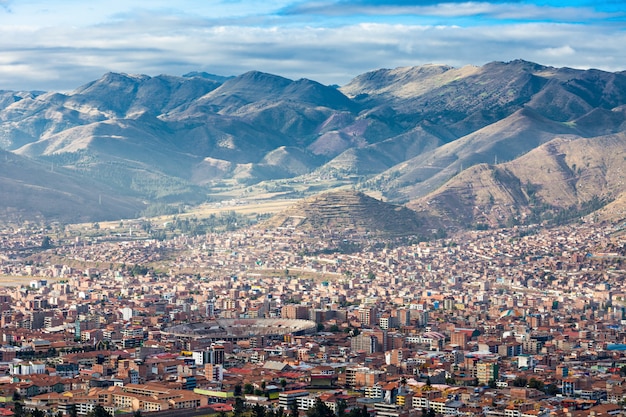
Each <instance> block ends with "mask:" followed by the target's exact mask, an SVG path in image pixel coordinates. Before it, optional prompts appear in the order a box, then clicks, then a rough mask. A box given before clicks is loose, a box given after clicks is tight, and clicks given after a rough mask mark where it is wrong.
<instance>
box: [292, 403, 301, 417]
mask: <svg viewBox="0 0 626 417" xmlns="http://www.w3.org/2000/svg"><path fill="white" fill-rule="evenodd" d="M289 415H290V417H298V416H299V415H300V411H299V410H298V402H297V401H295V400H294V401H293V402H292V403H291V405H290V406H289Z"/></svg>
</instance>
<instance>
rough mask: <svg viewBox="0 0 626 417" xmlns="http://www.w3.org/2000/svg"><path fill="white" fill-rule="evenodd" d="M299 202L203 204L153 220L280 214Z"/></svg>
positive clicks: (108, 225)
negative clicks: (225, 214) (232, 212)
mask: <svg viewBox="0 0 626 417" xmlns="http://www.w3.org/2000/svg"><path fill="white" fill-rule="evenodd" d="M297 201H298V200H296V199H284V200H280V199H276V200H269V199H268V200H252V199H250V200H243V199H241V200H239V199H237V200H235V199H233V200H230V201H225V202H221V203H209V204H203V205H201V206H198V207H195V208H194V209H192V210H189V211H187V212H185V213H180V214H175V215H167V216H158V217H154V218H152V220H154V221H158V222H164V221H167V220H170V219H172V218H174V217H177V218H185V217H197V218H204V217H208V216H210V215H211V214H216V215H218V214H221V213H228V212H231V211H234V212H236V213H239V214H243V215H252V214H275V213H279V212H281V211H283V210H285V209H287V208H288V207H290V206H292V205H293V204H295V203H296V202H297ZM99 224H100V227H102V228H105V229H114V228H116V227H118V225H119V220H116V221H110V222H100V223H99ZM91 225H92V224H91V223H89V224H81V225H73V226H69V228H70V229H72V228H76V229H80V228H90V227H91Z"/></svg>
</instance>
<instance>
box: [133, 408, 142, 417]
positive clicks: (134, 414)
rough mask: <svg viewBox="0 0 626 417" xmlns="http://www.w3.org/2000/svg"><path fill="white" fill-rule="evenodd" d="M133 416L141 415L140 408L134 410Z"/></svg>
mask: <svg viewBox="0 0 626 417" xmlns="http://www.w3.org/2000/svg"><path fill="white" fill-rule="evenodd" d="M133 417H141V410H135V412H134V413H133Z"/></svg>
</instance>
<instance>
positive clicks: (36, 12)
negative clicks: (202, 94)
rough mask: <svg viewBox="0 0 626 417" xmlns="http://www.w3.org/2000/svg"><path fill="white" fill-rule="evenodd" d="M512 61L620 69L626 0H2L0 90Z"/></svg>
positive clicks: (324, 78)
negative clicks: (111, 80) (198, 75)
mask: <svg viewBox="0 0 626 417" xmlns="http://www.w3.org/2000/svg"><path fill="white" fill-rule="evenodd" d="M518 58H519V59H525V60H528V61H534V62H537V63H540V64H544V65H551V66H557V67H560V66H568V67H574V68H599V69H604V70H608V71H621V70H626V0H619V1H618V0H600V1H591V0H589V1H587V0H571V1H555V0H545V1H538V0H532V1H531V0H510V1H472V2H467V1H457V0H447V1H437V0H423V1H408V0H391V1H373V0H361V1H344V0H311V1H307V0H301V1H293V0H292V1H290V0H258V1H257V0H253V1H244V0H231V1H226V0H210V1H209V0H177V1H176V2H173V1H171V0H168V1H165V0H142V1H138V0H125V1H121V0H109V1H106V2H103V1H99V0H90V1H85V0H60V1H55V0H45V1H44V0H0V90H1V89H4V90H34V89H40V90H50V91H51V90H55V91H65V90H71V89H73V88H75V87H78V86H79V85H82V84H84V83H86V82H89V81H92V80H94V79H97V78H99V77H100V76H102V74H104V73H106V72H109V71H114V72H126V73H133V74H135V73H141V74H148V75H158V74H170V75H182V74H184V73H187V72H190V71H206V72H209V73H213V74H218V75H238V74H242V73H244V72H246V71H249V70H260V71H265V72H270V73H273V74H277V75H282V76H285V77H288V78H292V79H298V78H310V79H313V80H316V81H319V82H322V83H325V84H339V85H342V84H345V83H347V82H349V81H350V79H352V78H353V77H355V76H357V75H359V74H361V73H363V72H366V71H370V70H373V69H378V68H395V67H399V66H412V65H421V64H426V63H438V64H448V65H453V66H457V67H461V66H464V65H483V64H485V63H487V62H491V61H510V60H513V59H518Z"/></svg>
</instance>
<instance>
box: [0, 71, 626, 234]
mask: <svg viewBox="0 0 626 417" xmlns="http://www.w3.org/2000/svg"><path fill="white" fill-rule="evenodd" d="M625 130H626V74H625V73H620V72H616V73H610V72H604V71H598V70H587V71H584V70H574V69H570V68H552V67H546V66H542V65H539V64H535V63H530V62H525V61H520V60H518V61H512V62H507V63H504V62H493V63H490V64H486V65H484V66H482V67H471V66H468V67H463V68H453V67H449V66H443V65H425V66H419V67H407V68H396V69H381V70H377V71H372V72H370V73H366V74H362V75H359V76H357V77H356V78H355V79H354V80H352V81H351V82H350V83H349V84H347V85H345V86H343V87H340V88H334V87H330V86H324V85H322V84H319V83H317V82H315V81H311V80H305V79H301V80H295V81H294V80H289V79H286V78H283V77H280V76H276V75H272V74H265V73H261V72H256V71H252V72H248V73H245V74H242V75H239V76H236V77H228V78H227V77H218V76H212V75H210V74H205V73H190V74H188V75H187V76H184V77H174V76H167V75H161V76H156V77H149V76H145V75H128V74H116V73H109V74H105V75H104V76H103V77H102V78H101V79H99V80H95V81H93V82H91V83H88V84H86V85H84V86H81V87H78V88H77V89H76V90H74V91H72V92H70V93H63V94H62V93H55V92H14V91H0V149H4V150H5V151H8V152H10V153H11V154H12V155H14V156H16V157H18V156H20V157H25V158H28V159H29V160H30V161H32V162H33V163H34V162H38V163H40V166H42V167H46V166H54V167H57V169H56V171H57V172H58V173H60V172H63V173H64V175H67V178H68V180H71V179H72V178H74V180H73V181H75V183H76V184H77V188H76V190H80V189H81V188H82V187H83V186H82V185H81V184H83V182H84V181H86V180H89V181H90V186H89V190H85V192H88V191H89V192H94V190H97V193H98V194H103V193H104V194H107V193H109V192H112V193H113V194H115V195H117V196H118V198H119V199H122V200H124V201H126V202H127V204H120V207H126V208H129V207H138V205H137V204H136V201H140V200H141V201H143V202H144V203H145V204H147V205H150V204H153V203H184V204H195V203H200V202H203V201H207V200H214V199H219V198H222V197H221V195H222V194H220V193H223V192H224V190H228V191H229V192H231V194H230V196H232V195H236V193H240V194H242V195H244V194H245V195H249V194H250V193H254V192H257V191H258V190H262V191H263V192H266V191H267V190H280V191H281V193H289V192H290V191H293V192H297V193H299V194H300V195H310V194H313V193H316V192H320V191H323V190H324V189H325V188H329V187H334V186H337V185H343V186H345V185H351V186H355V187H357V188H359V189H362V190H364V191H367V192H376V193H379V194H380V193H382V196H383V198H384V199H385V200H388V201H391V202H400V203H405V202H409V201H412V203H411V207H421V206H423V204H424V201H425V200H424V198H431V197H432V196H434V195H435V194H432V193H436V192H437V190H439V189H440V187H442V186H444V185H445V184H447V183H448V182H449V181H453V182H452V183H450V184H454V183H455V182H454V181H461V180H462V179H463V178H465V177H466V176H468V175H470V174H471V173H474V172H476V175H480V172H482V171H481V170H485V169H490V168H489V167H485V166H484V164H488V165H489V166H491V165H496V168H498V169H499V168H500V166H501V165H502V164H503V163H507V164H512V163H513V162H514V161H522V162H523V164H528V163H531V162H532V161H530V160H529V159H528V158H525V159H524V156H525V155H527V154H529V153H530V152H533V151H534V150H539V149H543V147H542V146H543V145H546V144H549V143H554V144H555V143H560V142H554V141H555V140H560V141H563V143H571V144H573V143H579V142H578V141H580V140H587V141H589V143H590V145H589V146H592V145H593V144H594V143H596V142H597V141H603V140H608V139H607V138H610V137H615V138H619V137H621V136H620V135H621V134H623V132H624V131H625ZM624 142H625V141H620V140H616V141H615V149H613V151H614V152H619V151H620V150H621V149H622V148H620V146H621V147H623V146H624ZM580 143H582V142H580ZM555 146H556V145H555ZM559 146H561V145H559ZM562 151H563V152H570V150H569V149H566V148H563V149H562ZM571 152H573V150H571ZM597 152H602V149H601V148H600V149H599V150H598V151H597ZM520 158H521V159H520ZM522 162H520V163H522ZM2 163H3V162H2V161H1V160H0V164H2ZM590 163H591V162H590ZM584 164H585V163H583V165H584ZM576 165H577V167H581V165H580V163H577V164H576ZM508 166H509V165H507V170H511V172H513V171H512V168H508ZM523 166H526V165H523ZM28 169H29V168H28ZM501 169H502V170H504V168H501ZM516 169H517V170H516V171H515V172H514V173H513V174H511V175H513V176H514V177H516V178H518V179H519V180H520V181H522V182H524V178H526V177H528V178H530V176H529V174H525V173H523V172H522V171H523V170H524V168H523V167H518V168H516ZM528 169H529V170H532V169H534V168H530V167H529V168H528ZM555 169H556V168H555ZM503 172H504V171H503ZM506 172H508V171H506ZM70 174H71V175H70ZM16 175H17V174H16ZM484 175H487V176H488V174H484ZM563 175H564V174H563ZM5 180H6V181H10V180H9V179H3V178H0V183H1V182H2V181H5ZM313 183H314V184H313ZM505 183H506V182H505ZM27 185H29V186H30V185H33V184H27ZM37 186H38V187H41V188H42V189H47V190H49V191H50V192H63V190H64V189H66V188H67V187H68V185H66V184H65V183H63V181H60V180H57V179H56V177H53V176H46V175H41V178H40V182H39V183H38V184H37ZM493 186H494V187H498V186H503V185H502V184H500V185H498V184H493ZM606 186H607V187H609V188H612V189H611V192H610V193H608V192H604V191H603V192H600V191H598V192H596V193H591V194H593V195H590V196H588V197H586V194H584V193H582V192H578V191H577V194H576V196H575V198H574V197H572V196H568V197H567V198H566V197H565V196H562V197H561V198H560V200H558V201H557V200H550V196H551V195H552V194H549V193H547V192H546V193H544V194H542V193H535V194H534V199H535V200H537V201H538V200H541V204H549V205H550V206H551V207H553V208H554V210H557V209H566V208H568V207H570V206H571V205H572V204H577V205H579V206H581V207H582V206H585V205H586V204H591V203H588V201H592V200H593V201H596V203H594V204H598V203H597V201H603V202H606V201H608V200H607V199H608V198H609V197H607V196H608V195H609V194H611V197H610V199H611V200H612V201H614V202H619V201H622V200H621V199H620V197H619V195H618V194H619V192H620V191H619V190H618V189H614V188H615V187H616V185H615V184H614V183H613V182H610V181H608V182H607V185H606ZM255 187H256V188H255ZM446 187H453V186H452V185H448V186H446ZM484 187H486V185H485V186H484ZM542 187H543V188H542V189H544V190H547V189H548V187H547V186H542ZM24 189H28V187H26V188H24ZM445 189H447V188H443V189H441V190H445ZM77 192H79V191H77ZM517 192H518V191H515V190H510V193H511V194H512V195H513V194H515V193H517ZM519 192H521V191H519ZM233 193H234V194H233ZM492 194H494V195H493V198H494V199H496V200H497V198H496V194H498V192H496V191H495V189H494V192H493V193H492ZM522 194H523V193H522ZM425 196H428V197H425ZM229 198H232V197H229ZM472 198H475V199H476V198H477V199H480V198H482V197H480V196H479V195H478V196H476V197H472ZM526 198H527V199H528V196H526ZM431 199H432V198H431ZM518 200H519V201H518ZM37 201H38V200H37V199H35V202H33V203H32V204H34V205H33V206H28V207H26V206H24V207H22V212H23V213H26V212H28V211H29V210H30V211H32V212H33V213H43V212H44V211H43V210H42V209H41V208H40V207H38V206H37V203H36V202H37ZM458 201H459V203H458V204H461V203H460V202H461V201H465V200H463V199H460V200H458ZM497 201H499V200H497ZM512 201H513V200H512ZM514 201H515V203H514V204H521V203H520V201H522V200H520V199H517V200H514ZM533 201H534V200H533ZM502 202H503V204H505V203H504V202H505V200H504V199H503V200H502ZM1 204H5V205H6V203H1ZM1 204H0V205H1ZM455 204H457V203H455ZM511 204H513V203H511ZM615 204H616V203H615ZM139 206H141V205H139ZM2 207H5V206H2ZM433 207H434V206H433ZM433 207H431V208H430V209H431V210H432V209H433ZM441 207H442V208H441V210H443V211H444V212H445V211H446V210H450V209H449V208H444V206H441ZM459 207H461V206H459ZM463 207H464V206H463ZM455 210H457V209H455ZM458 210H459V212H458V213H457V215H460V213H461V212H462V213H463V214H464V215H468V216H470V217H471V218H472V219H473V221H474V220H475V221H478V220H479V219H478V217H476V216H475V215H474V214H473V211H474V210H475V208H473V207H469V206H468V207H466V208H459V209H458ZM503 210H504V209H503ZM529 210H530V209H529ZM522 211H524V210H521V209H520V216H521V215H522ZM531 211H532V210H531ZM504 212H506V213H507V214H503V216H504V217H505V219H499V220H495V219H487V220H485V221H488V222H489V223H497V222H505V221H506V217H507V216H509V217H510V216H513V217H515V214H514V213H513V212H512V211H510V210H509V211H507V210H504ZM455 213H456V212H455ZM127 214H128V212H127V211H126V209H120V211H119V213H116V212H115V210H114V211H110V212H109V211H107V212H106V213H103V212H101V211H97V210H95V211H92V210H91V209H90V208H89V207H85V209H84V210H83V211H82V212H81V213H77V216H79V217H81V218H91V219H94V220H97V219H100V218H103V217H108V218H115V217H122V216H127ZM435 214H436V215H437V216H442V215H443V214H441V213H435ZM528 216H530V215H527V217H526V218H528V219H530V218H533V217H532V216H530V217H528Z"/></svg>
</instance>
